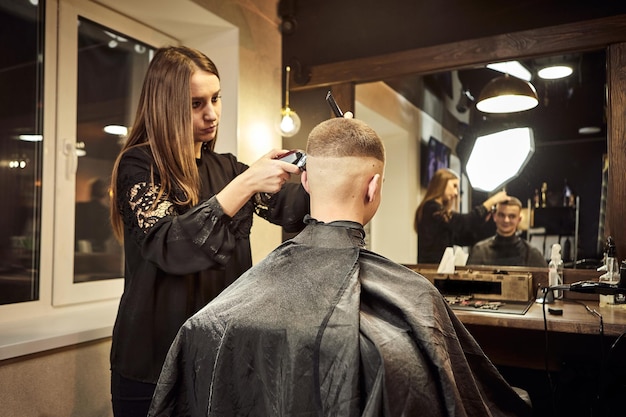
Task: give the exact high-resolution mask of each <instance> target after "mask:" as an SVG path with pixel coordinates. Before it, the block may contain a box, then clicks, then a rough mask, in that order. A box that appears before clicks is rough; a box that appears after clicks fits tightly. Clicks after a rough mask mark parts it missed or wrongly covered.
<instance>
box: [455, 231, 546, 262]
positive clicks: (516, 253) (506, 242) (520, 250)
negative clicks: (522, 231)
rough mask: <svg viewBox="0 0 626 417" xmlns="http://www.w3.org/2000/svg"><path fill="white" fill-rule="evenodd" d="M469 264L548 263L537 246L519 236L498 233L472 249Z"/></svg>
mask: <svg viewBox="0 0 626 417" xmlns="http://www.w3.org/2000/svg"><path fill="white" fill-rule="evenodd" d="M467 264H468V265H514V266H536V267H542V268H545V267H547V266H548V263H547V262H546V260H545V259H544V257H543V255H542V254H541V252H539V250H538V249H537V248H534V247H532V246H530V244H529V243H528V242H526V241H525V240H524V239H522V238H520V237H519V236H516V235H513V236H500V235H499V234H496V235H495V236H492V237H490V238H487V239H485V240H481V241H480V242H478V243H477V244H475V245H474V247H472V249H471V250H470V255H469V258H468V259H467Z"/></svg>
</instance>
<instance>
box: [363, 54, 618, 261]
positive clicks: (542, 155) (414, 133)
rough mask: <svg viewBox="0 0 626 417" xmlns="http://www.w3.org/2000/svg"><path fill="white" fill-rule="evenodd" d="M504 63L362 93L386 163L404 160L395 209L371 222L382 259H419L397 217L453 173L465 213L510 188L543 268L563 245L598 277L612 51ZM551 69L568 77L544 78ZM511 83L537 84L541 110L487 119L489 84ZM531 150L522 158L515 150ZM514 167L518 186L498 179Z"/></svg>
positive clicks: (388, 83)
mask: <svg viewBox="0 0 626 417" xmlns="http://www.w3.org/2000/svg"><path fill="white" fill-rule="evenodd" d="M497 64H499V66H496V67H494V66H492V65H483V66H479V67H473V68H466V69H459V70H453V71H448V72H444V73H437V74H428V75H420V74H416V75H411V76H403V77H398V78H394V79H388V80H384V81H383V82H380V83H371V84H361V85H357V87H356V112H357V117H359V118H362V119H363V120H365V121H366V122H368V123H370V125H372V126H373V127H374V128H376V129H378V131H379V133H380V134H381V135H382V136H384V137H385V138H386V147H387V150H388V152H389V153H390V155H388V159H389V160H390V161H392V160H393V161H395V163H394V165H393V166H391V167H390V166H388V167H387V171H386V179H385V181H386V184H387V185H386V188H385V191H384V192H385V198H384V199H383V204H385V200H386V204H387V207H386V208H385V207H382V209H381V211H382V213H380V216H379V217H378V218H375V219H374V220H373V223H372V229H373V231H375V232H376V233H377V236H376V237H374V238H373V246H376V247H373V249H374V250H381V251H382V252H385V251H386V252H387V253H386V255H388V256H390V257H392V258H393V259H394V260H397V261H399V262H403V263H415V262H416V261H417V256H416V255H417V253H418V250H419V248H418V247H417V242H416V240H417V239H416V237H415V232H414V231H412V227H411V224H410V223H411V222H410V220H409V222H407V224H403V225H400V224H398V223H399V220H398V219H400V218H401V219H407V218H410V219H412V218H413V215H414V213H415V209H416V208H417V206H418V204H419V203H420V201H421V200H422V198H423V197H424V195H425V193H426V187H427V185H428V178H429V175H432V169H431V170H430V172H429V170H428V168H429V167H430V168H432V167H435V166H436V167H441V166H445V167H449V168H452V169H453V170H454V171H456V172H458V173H460V174H461V179H460V184H459V188H460V190H459V198H458V202H457V206H456V210H458V211H460V212H469V211H471V210H472V208H473V207H475V206H477V205H479V204H481V203H482V202H483V201H485V200H487V199H488V198H489V197H491V196H493V195H494V194H495V193H496V192H498V191H501V190H503V189H505V190H506V192H507V193H508V195H510V196H514V197H516V198H517V199H519V200H520V201H521V202H522V204H523V208H522V210H521V221H520V224H519V227H518V231H517V234H518V235H519V236H520V237H521V238H522V239H524V240H525V241H526V242H528V243H529V244H530V245H531V246H533V247H534V248H536V249H537V250H539V251H540V252H541V253H542V254H543V256H544V258H545V259H546V265H547V261H549V258H550V254H551V249H552V245H553V244H554V243H559V244H560V245H561V251H562V257H563V260H564V262H565V266H566V267H570V268H572V267H575V268H596V267H597V266H598V265H599V263H600V262H601V259H602V256H603V251H604V240H603V235H604V204H605V199H606V186H607V159H606V155H607V134H606V51H605V50H597V51H585V52H580V53H569V54H565V55H559V56H547V57H537V58H531V59H524V60H519V61H515V62H508V63H497ZM551 66H558V67H561V70H563V69H564V68H569V71H571V72H569V74H567V73H566V74H565V75H563V76H560V77H556V76H554V75H543V74H544V73H543V72H542V71H543V70H545V68H547V67H551ZM518 70H521V71H522V73H521V75H520V73H519V72H517V71H518ZM504 77H506V78H515V79H516V80H521V81H523V83H528V84H529V85H530V86H531V89H532V90H534V92H535V93H536V105H535V107H532V108H530V109H529V110H523V111H513V112H509V111H500V112H487V111H485V110H484V109H483V111H481V110H478V108H477V102H478V101H479V100H480V99H481V98H483V97H481V95H482V96H484V95H485V94H487V93H486V92H485V90H488V89H489V84H490V83H491V84H493V83H494V82H493V81H492V80H495V79H502V78H504ZM517 77H521V78H519V79H518V78H517ZM542 77H543V78H542ZM505 92H506V91H501V93H500V95H502V94H504V93H505ZM479 107H480V106H479ZM497 109H502V105H499V106H497ZM522 130H524V131H528V133H527V134H525V136H524V139H523V140H522V139H520V138H514V137H513V135H512V132H519V131H522ZM498 134H501V135H503V136H502V137H498ZM489 139H491V140H492V141H491V142H489V141H488V140H489ZM507 140H509V141H510V142H506V141H507ZM523 141H526V142H528V143H527V144H526V149H525V150H518V149H514V147H513V146H514V145H516V146H517V145H519V144H520V143H521V142H523ZM483 142H484V143H483ZM481 149H482V154H478V153H477V152H478V151H479V150H481ZM508 157H516V158H517V160H518V162H519V164H520V167H518V168H516V167H513V162H510V161H508V160H506V158H508ZM481 158H482V159H481ZM472 159H473V160H474V165H473V169H474V171H476V172H472V164H471V163H468V161H472ZM476 161H478V162H476ZM390 165H391V164H390ZM509 168H510V170H512V171H513V173H512V174H511V173H509V176H511V175H512V178H504V179H502V180H500V179H497V178H496V174H500V173H503V172H504V171H506V170H507V169H509ZM485 174H486V175H485ZM480 175H483V178H482V179H481V178H480ZM412 177H415V178H412ZM481 181H482V182H481ZM485 181H486V183H485ZM390 184H393V185H390ZM485 184H486V185H485ZM404 194H409V195H410V196H412V197H413V198H410V197H409V198H407V197H406V196H405V195H404ZM394 229H395V230H396V231H397V230H406V231H405V232H402V233H405V234H406V236H405V238H402V237H401V238H400V239H397V236H395V237H394V236H393V233H392V232H391V231H392V230H394ZM386 230H389V231H388V232H387V231H386ZM411 232H412V234H411ZM495 233H496V225H495V223H494V222H493V220H489V221H487V222H485V223H484V224H483V225H482V226H481V227H480V228H479V229H477V230H475V237H474V240H475V241H478V240H481V239H485V238H487V237H489V236H494V235H495ZM386 234H388V236H386ZM411 239H413V242H410V240H411ZM393 240H396V243H392V241H393ZM465 244H466V243H465ZM466 245H467V244H466ZM470 247H471V245H467V246H466V250H468V251H469V249H470ZM385 248H388V249H385Z"/></svg>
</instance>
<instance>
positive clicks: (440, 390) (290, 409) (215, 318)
mask: <svg viewBox="0 0 626 417" xmlns="http://www.w3.org/2000/svg"><path fill="white" fill-rule="evenodd" d="M306 152H307V155H308V156H307V165H306V171H305V172H303V174H302V177H301V180H302V182H303V184H304V187H305V189H306V190H307V191H308V192H309V194H310V195H311V217H307V218H306V223H307V226H306V228H305V229H304V230H303V231H302V232H301V233H300V234H299V235H298V236H296V237H295V238H293V239H291V240H289V241H287V242H285V243H283V244H282V245H281V246H279V247H278V248H277V249H275V250H274V251H273V252H272V253H270V254H269V255H268V256H267V258H266V259H264V260H263V261H261V262H260V263H258V264H257V265H256V266H254V267H252V268H251V269H250V270H249V271H248V272H246V273H245V274H244V275H242V276H241V277H240V278H239V279H238V280H237V281H236V282H235V283H233V284H232V285H231V286H230V287H228V288H227V289H226V290H225V291H224V292H223V293H222V294H220V295H219V296H218V297H217V298H215V299H214V300H213V301H211V302H210V303H209V304H208V305H207V306H206V307H205V308H204V309H202V310H201V311H199V312H198V313H196V314H195V315H194V316H193V317H192V318H190V319H189V320H188V321H187V322H186V323H185V324H184V325H183V327H182V328H181V330H180V332H179V334H178V336H177V337H176V340H175V341H174V343H173V345H172V347H171V349H170V352H169V354H168V357H167V360H166V363H165V365H164V368H163V371H162V373H161V377H160V379H159V382H158V385H157V389H156V392H155V395H154V397H153V402H152V407H151V411H150V414H149V415H150V416H173V415H176V416H181V415H184V416H235V415H237V416H342V417H343V416H417V415H419V416H477V417H478V416H480V417H483V416H525V415H530V414H531V410H530V407H529V406H528V405H527V403H525V402H524V401H523V400H522V399H521V398H520V397H519V396H518V395H517V394H516V392H515V391H514V390H513V389H512V388H511V387H510V386H509V385H508V384H507V383H506V381H505V380H504V379H503V378H502V377H501V375H500V374H499V373H498V371H497V370H496V368H495V367H494V366H493V365H492V363H491V362H490V361H489V360H488V359H487V357H486V356H485V355H484V353H483V352H482V350H481V349H480V347H479V346H478V345H477V343H476V342H475V340H474V339H473V338H472V337H471V335H470V334H469V333H468V332H467V330H466V329H465V328H464V327H463V325H462V324H461V323H460V321H459V320H458V319H457V318H456V317H455V316H454V314H453V313H452V312H451V310H450V309H449V308H448V306H447V304H446V302H445V301H444V299H443V297H442V296H441V294H440V293H439V292H438V291H437V289H435V287H434V286H432V285H431V284H430V283H429V282H428V281H427V280H426V279H425V278H424V277H422V276H421V275H418V274H416V273H414V272H413V271H411V270H409V269H407V268H405V267H403V266H401V265H398V264H396V263H394V262H392V261H390V260H388V259H386V258H384V257H382V256H379V255H377V254H375V253H373V252H370V251H368V250H366V249H365V248H364V237H365V232H364V230H363V225H365V224H366V223H367V222H368V221H369V220H370V219H371V218H372V216H373V215H374V213H375V212H376V210H377V208H378V206H379V204H380V199H381V187H382V183H383V170H384V149H383V145H382V143H381V141H380V138H379V137H378V136H377V135H376V133H375V132H374V131H373V130H372V129H371V128H369V127H368V126H367V125H365V124H364V123H363V122H361V121H359V120H354V119H344V118H335V119H331V120H328V121H325V122H323V123H321V124H319V125H318V126H316V127H315V128H314V129H313V130H312V132H311V133H310V135H309V140H308V145H307V150H306Z"/></svg>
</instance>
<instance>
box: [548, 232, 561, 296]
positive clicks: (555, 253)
mask: <svg viewBox="0 0 626 417" xmlns="http://www.w3.org/2000/svg"><path fill="white" fill-rule="evenodd" d="M562 284H563V260H562V259H561V245H559V244H558V243H555V244H554V245H552V253H551V254H550V263H549V264H548V285H549V286H550V287H554V286H557V285H562ZM553 294H554V298H555V299H558V298H563V291H562V290H555V291H553Z"/></svg>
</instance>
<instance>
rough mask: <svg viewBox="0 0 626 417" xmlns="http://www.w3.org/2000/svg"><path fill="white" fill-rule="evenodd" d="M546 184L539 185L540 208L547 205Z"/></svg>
mask: <svg viewBox="0 0 626 417" xmlns="http://www.w3.org/2000/svg"><path fill="white" fill-rule="evenodd" d="M547 194H548V183H547V182H544V183H543V184H541V207H546V206H547V204H548V196H547Z"/></svg>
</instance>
